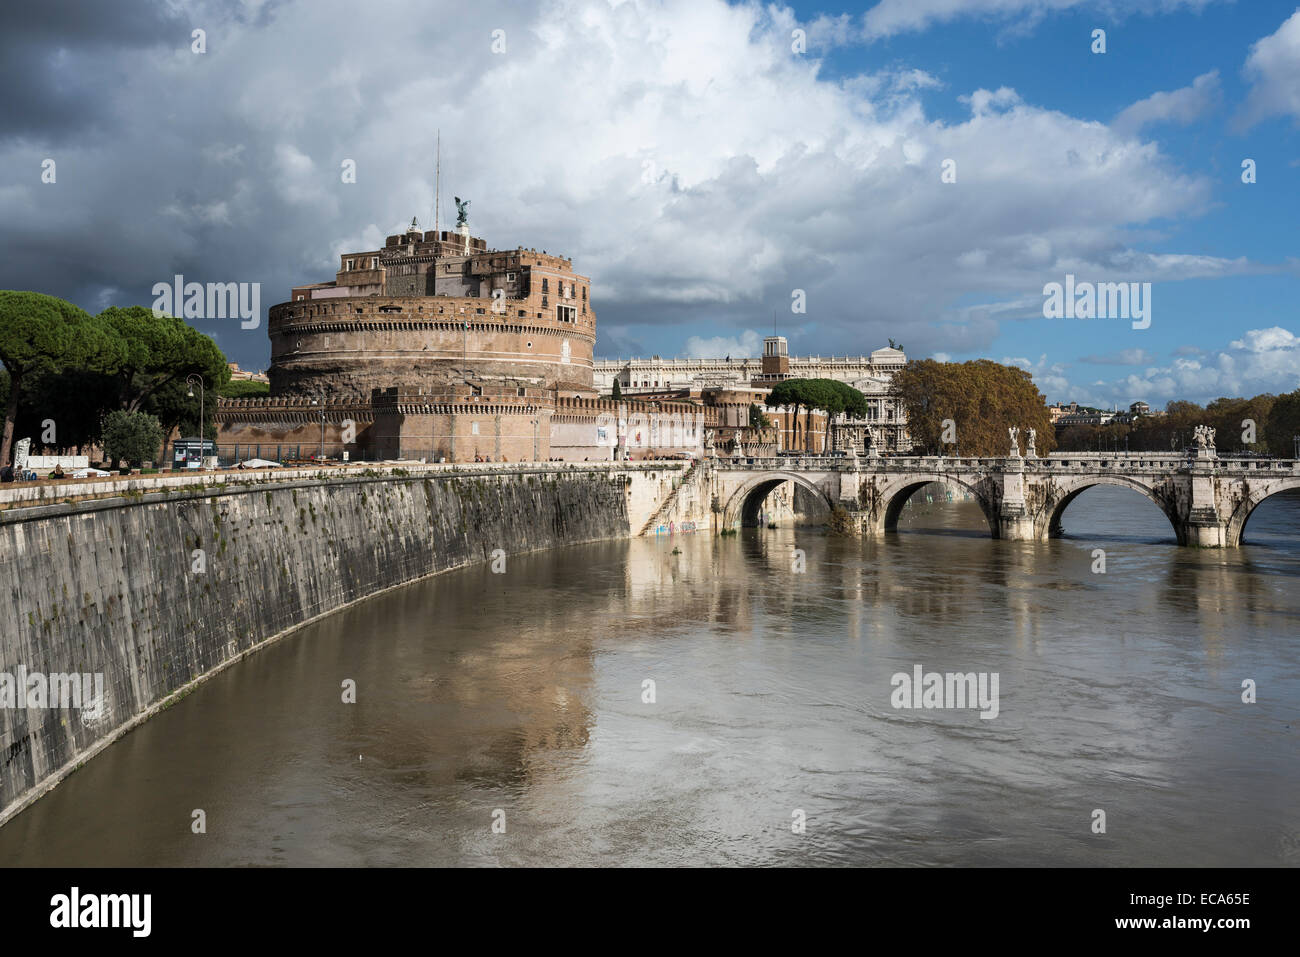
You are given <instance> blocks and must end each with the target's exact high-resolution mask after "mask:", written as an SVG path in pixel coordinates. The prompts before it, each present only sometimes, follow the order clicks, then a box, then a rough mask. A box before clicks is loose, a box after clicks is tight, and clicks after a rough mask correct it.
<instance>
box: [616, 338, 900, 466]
mask: <svg viewBox="0 0 1300 957" xmlns="http://www.w3.org/2000/svg"><path fill="white" fill-rule="evenodd" d="M906 363H907V356H906V354H905V353H903V351H902V350H900V349H894V348H884V349H877V350H876V351H874V352H872V353H871V354H870V355H865V356H830V357H826V356H791V355H789V347H788V344H787V341H786V339H785V337H784V336H768V337H767V338H766V339H764V340H763V355H761V356H759V357H756V358H755V357H733V356H726V357H725V358H722V359H662V358H660V357H659V356H652V357H650V358H649V359H597V360H596V361H595V364H594V368H593V382H594V384H595V387H596V389H597V390H599V391H600V392H602V393H604V394H609V392H610V391H611V390H612V389H613V388H614V383H615V382H616V381H617V382H618V384H619V390H620V392H621V393H622V394H623V395H626V396H629V397H642V396H651V395H653V396H668V395H682V396H687V395H689V396H698V397H700V398H702V399H703V400H704V401H705V402H706V403H707V404H709V405H711V406H714V407H717V408H718V409H719V422H720V423H721V424H722V425H723V426H736V425H743V424H745V423H747V422H748V409H749V405H750V403H751V402H753V403H756V404H758V405H760V406H762V405H763V404H764V399H765V398H766V396H767V394H768V393H769V392H770V391H771V389H772V386H773V384H775V383H776V382H780V381H781V380H783V379H836V380H838V381H840V382H846V383H848V384H849V385H851V386H853V387H854V388H855V389H857V390H858V391H859V392H861V393H862V394H863V395H865V396H866V398H867V410H868V411H867V416H866V417H865V418H862V419H851V418H849V417H847V416H844V415H841V416H837V417H836V419H835V421H833V422H830V423H826V422H825V421H824V416H822V418H821V419H817V416H819V415H821V414H820V413H814V414H813V415H812V416H811V417H810V416H808V415H807V414H800V415H799V416H797V417H796V416H795V415H794V414H793V410H790V409H768V410H767V415H768V418H769V419H770V420H772V421H773V422H774V423H777V424H778V425H779V426H780V427H779V428H778V429H777V434H778V442H779V445H780V447H781V450H783V451H792V450H815V451H820V450H822V449H823V448H826V449H845V448H847V447H848V445H849V444H850V443H852V444H853V445H854V446H855V447H856V448H857V449H859V450H863V449H865V448H866V447H867V446H868V445H873V446H875V447H876V448H877V449H879V450H881V451H907V450H908V449H910V448H911V439H910V437H909V436H908V432H907V414H906V412H905V411H904V409H903V405H902V403H901V402H900V401H899V400H898V398H897V396H896V395H895V394H894V392H893V377H894V374H895V373H896V372H898V370H900V369H901V368H902V367H903V366H904V365H905V364H906ZM741 410H744V411H743V415H744V419H743V421H742V420H741V418H740V417H741V415H742V412H741Z"/></svg>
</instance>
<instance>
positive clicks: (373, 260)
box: [370, 256, 379, 269]
mask: <svg viewBox="0 0 1300 957" xmlns="http://www.w3.org/2000/svg"><path fill="white" fill-rule="evenodd" d="M370 268H371V269H378V268H379V257H378V256H371V257H370Z"/></svg>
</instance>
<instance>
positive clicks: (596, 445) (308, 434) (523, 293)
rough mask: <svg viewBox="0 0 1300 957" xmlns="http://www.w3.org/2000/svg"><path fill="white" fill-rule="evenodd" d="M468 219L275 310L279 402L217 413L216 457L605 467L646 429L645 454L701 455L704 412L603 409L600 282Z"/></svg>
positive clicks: (400, 241)
mask: <svg viewBox="0 0 1300 957" xmlns="http://www.w3.org/2000/svg"><path fill="white" fill-rule="evenodd" d="M463 220H464V217H463V216H462V222H461V223H459V224H458V228H457V229H456V230H454V231H449V230H440V231H434V230H430V231H427V232H422V231H421V230H420V228H419V224H418V223H417V222H416V221H415V220H414V219H412V221H411V225H410V226H409V227H408V228H407V230H406V231H405V232H404V233H401V234H399V235H394V236H389V237H388V238H387V239H386V240H385V243H384V247H383V248H382V249H370V250H362V251H358V252H350V253H344V254H343V255H342V256H340V257H339V269H338V271H337V273H336V274H335V278H334V279H333V280H331V281H328V282H320V283H312V284H308V285H302V286H295V287H294V288H293V289H292V292H291V297H290V301H288V302H283V303H280V304H278V305H275V306H272V307H271V309H270V313H269V316H268V323H267V332H268V335H269V336H270V339H271V366H270V369H269V370H268V375H269V378H270V396H269V397H266V398H253V399H223V400H221V401H220V402H219V404H218V408H217V413H216V417H217V423H218V428H219V437H218V444H219V445H222V446H235V447H236V449H237V451H236V455H235V457H236V458H240V457H252V456H254V455H256V456H272V457H275V458H281V457H286V456H289V455H292V454H293V452H292V450H293V449H298V450H299V452H300V454H301V455H303V456H306V455H312V454H317V453H318V452H319V453H322V454H324V455H326V456H327V457H342V456H344V455H346V456H347V457H348V458H351V459H354V460H356V459H401V458H424V459H431V460H433V461H447V462H468V461H476V460H491V461H514V462H518V461H543V460H547V459H552V458H564V459H568V460H578V461H581V460H584V459H585V460H591V461H596V460H599V459H610V458H613V457H614V456H615V455H616V454H618V438H619V436H620V435H621V434H624V433H626V432H627V429H628V423H627V418H628V416H629V415H633V416H635V415H641V416H644V417H645V419H646V425H645V427H644V428H643V429H640V430H637V433H636V434H638V435H640V437H641V438H640V441H639V442H638V443H637V448H638V449H639V450H640V452H641V453H642V454H650V453H652V452H653V450H656V449H658V448H660V447H663V446H672V447H674V448H677V447H683V448H687V449H690V448H699V447H700V446H702V444H703V438H704V437H703V427H704V425H705V424H706V422H707V419H708V417H707V416H705V415H704V414H703V413H702V410H701V409H700V408H699V407H698V406H697V405H695V404H691V403H681V402H672V401H658V402H655V401H650V402H632V403H626V402H625V403H623V404H622V405H621V406H620V404H619V403H615V402H612V401H611V400H609V399H601V398H599V397H598V393H597V391H596V389H595V387H594V384H593V369H594V361H593V350H594V348H595V342H596V313H595V310H594V308H593V306H592V296H591V280H590V278H589V277H587V276H583V275H581V274H579V273H576V272H574V269H573V263H572V261H571V260H569V259H566V258H564V257H561V256H555V255H549V254H547V253H545V252H541V253H539V252H537V251H536V250H534V249H524V248H522V247H516V248H515V249H507V250H498V249H489V248H488V246H487V243H486V242H485V241H484V240H483V239H481V238H478V237H475V236H471V235H470V232H469V226H468V224H467V223H465V222H464V221H463ZM661 420H662V421H664V422H666V423H667V425H666V426H664V428H665V434H664V435H660V434H659V424H660V422H661ZM668 433H671V434H668ZM245 449H249V450H250V451H248V452H245V451H244V450H245ZM253 449H255V450H256V451H255V452H254V451H251V450H253ZM625 451H626V454H629V455H630V454H631V452H630V450H625Z"/></svg>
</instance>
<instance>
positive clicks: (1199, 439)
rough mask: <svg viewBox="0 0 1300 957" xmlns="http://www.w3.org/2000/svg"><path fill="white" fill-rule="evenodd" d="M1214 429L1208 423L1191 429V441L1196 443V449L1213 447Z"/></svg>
mask: <svg viewBox="0 0 1300 957" xmlns="http://www.w3.org/2000/svg"><path fill="white" fill-rule="evenodd" d="M1214 433H1215V430H1214V429H1212V428H1210V427H1209V426H1208V425H1198V426H1197V427H1196V428H1194V429H1193V430H1192V441H1193V442H1195V443H1196V447H1197V448H1198V449H1212V448H1214Z"/></svg>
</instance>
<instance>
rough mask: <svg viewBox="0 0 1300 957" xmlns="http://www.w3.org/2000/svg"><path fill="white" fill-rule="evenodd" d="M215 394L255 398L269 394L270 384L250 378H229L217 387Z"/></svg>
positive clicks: (227, 396)
mask: <svg viewBox="0 0 1300 957" xmlns="http://www.w3.org/2000/svg"><path fill="white" fill-rule="evenodd" d="M217 394H218V395H220V396H221V397H222V398H223V399H256V398H257V397H258V396H263V395H270V394H271V386H270V384H269V383H266V382H254V381H252V380H251V379H231V380H230V381H229V382H227V383H226V384H225V385H223V386H220V387H219V388H218V389H217Z"/></svg>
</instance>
